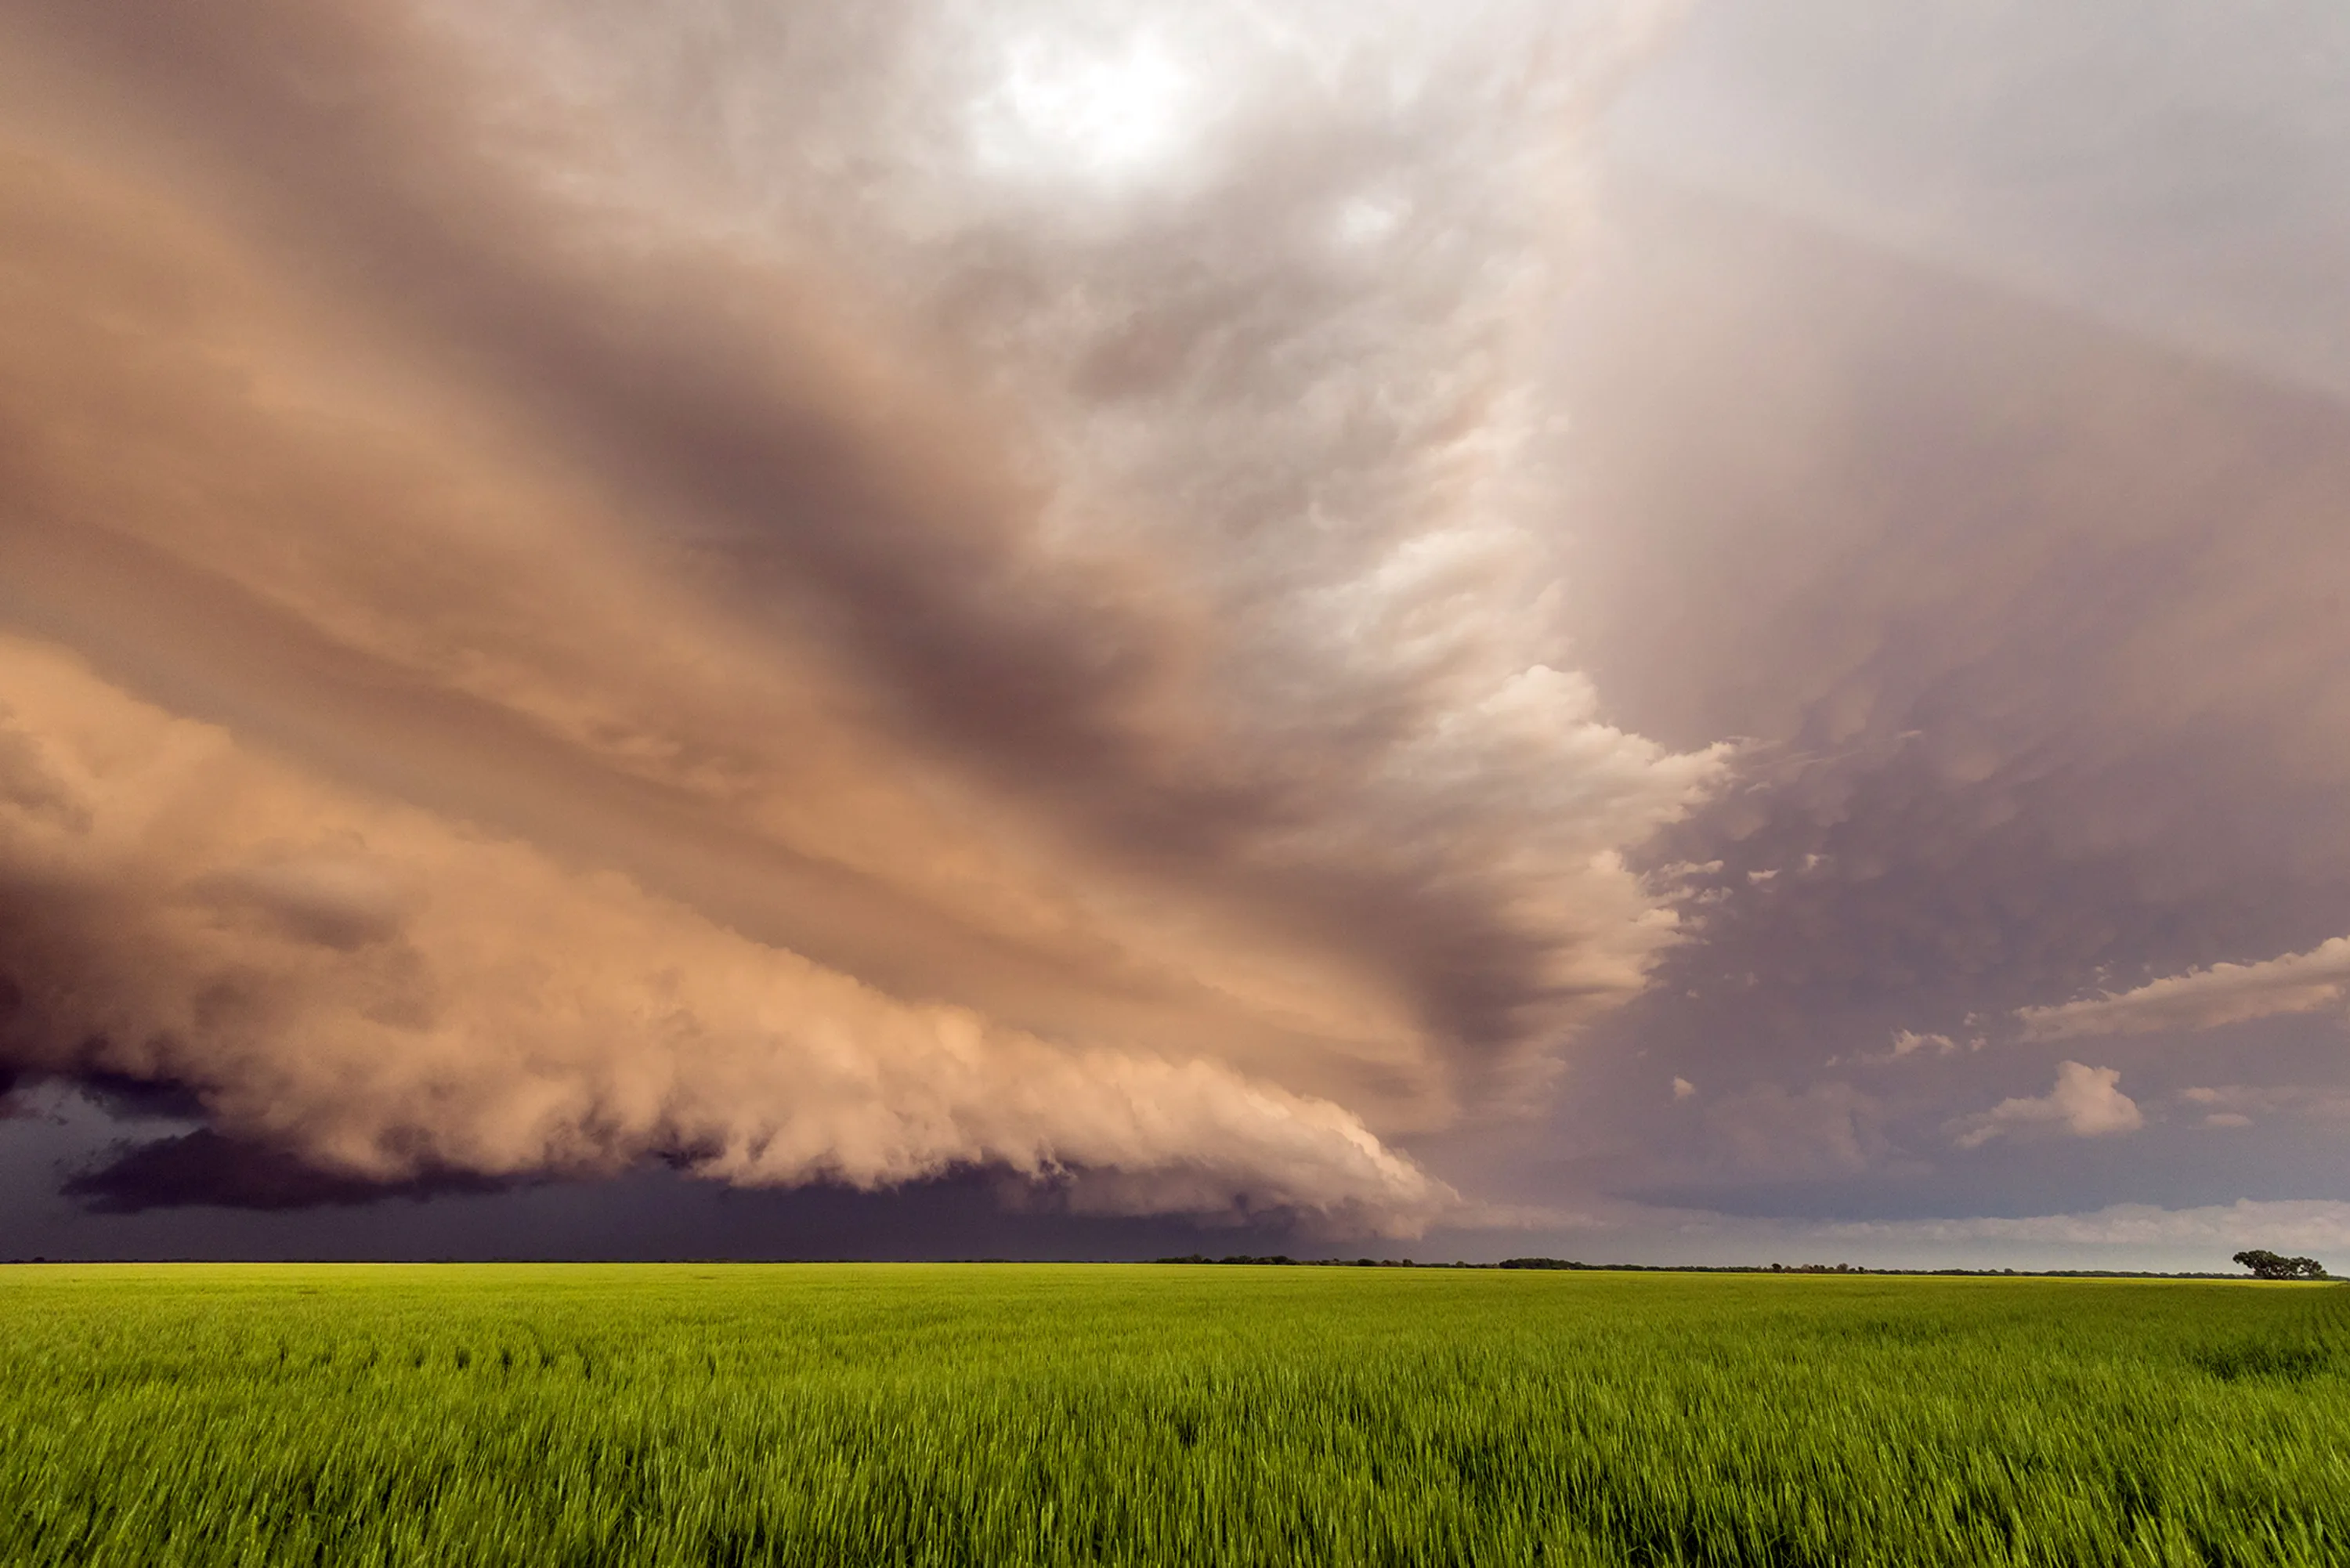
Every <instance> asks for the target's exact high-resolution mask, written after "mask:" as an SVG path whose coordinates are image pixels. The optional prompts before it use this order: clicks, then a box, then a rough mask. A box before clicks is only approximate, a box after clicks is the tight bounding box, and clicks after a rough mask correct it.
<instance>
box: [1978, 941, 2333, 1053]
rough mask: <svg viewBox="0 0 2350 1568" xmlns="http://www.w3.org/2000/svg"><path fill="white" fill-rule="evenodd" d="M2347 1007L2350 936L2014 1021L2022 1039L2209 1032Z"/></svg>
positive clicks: (2034, 1011)
mask: <svg viewBox="0 0 2350 1568" xmlns="http://www.w3.org/2000/svg"><path fill="white" fill-rule="evenodd" d="M2343 1002H2350V937H2336V938H2334V940H2332V941H2329V942H2324V943H2321V944H2319V945H2318V946H2317V947H2314V948H2313V949H2311V950H2309V951H2307V952H2305V953H2288V954H2286V955H2285V956H2283V957H2282V958H2272V959H2269V960H2267V961H2264V962H2261V963H2220V964H2213V965H2212V966H2211V967H2210V968H2209V969H2199V970H2193V971H2189V972H2188V973H2186V974H2175V975H2168V976H2165V977H2164V978H2163V979H2161V980H2157V981H2148V982H2147V984H2145V985H2141V986H2139V987H2138V988H2137V989H2136V990H2135V991H2126V992H2122V993H2121V994H2120V995H2118V996H2113V995H2106V996H2093V997H2087V998H2084V999H2083V1000H2081V1001H2078V1002H2065V1003H2064V1004H2062V1005H2061V1006H2055V1007H2027V1008H2024V1009H2023V1010H2022V1011H2021V1012H2018V1013H2017V1014H2016V1017H2017V1019H2018V1020H2019V1021H2021V1022H2022V1025H2023V1037H2024V1038H2025V1039H2026V1040H2073V1039H2078V1038H2081V1037H2082V1036H2084V1035H2091V1034H2150V1033H2157V1032H2158V1031H2167V1030H2189V1029H2216V1028H2218V1027H2220V1025H2221V1024H2226V1023H2248V1022H2250V1021H2251V1020H2252V1019H2255V1018H2271V1017H2274V1016H2277V1015H2278V1014H2281V1013H2289V1012H2317V1011H2319V1010H2320V1009H2322V1008H2327V1007H2334V1006H2338V1005H2341V1004H2342V1003H2343Z"/></svg>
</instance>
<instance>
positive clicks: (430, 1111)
mask: <svg viewBox="0 0 2350 1568" xmlns="http://www.w3.org/2000/svg"><path fill="white" fill-rule="evenodd" d="M2344 189H2350V13H2345V12H2343V11H2342V10H2341V8H2340V7H2339V6H2336V5H2332V4H2331V3H2330V0H2263V3H2262V4H2256V5H2241V4H2231V5H2221V4H2219V3H2218V0H2208V3H2188V0H2155V3H2153V4H2150V5H2149V4H2147V3H2146V0H2133V3H2131V4H2128V5H2123V4H2121V3H2119V0H2080V3H2078V4H2075V5H2069V6H2065V7H2062V8H2054V7H2047V6H2037V5H2023V4H2020V3H2016V4H2010V3H2006V0H2001V3H1997V4H1982V3H1980V0H1914V3H1904V4H1900V5H1884V4H1881V3H1864V0H1788V3H1787V4H1783V5H1774V6H1764V7H1758V6H1738V5H1730V4H1726V3H1723V4H1710V3H1707V0H1694V3H1691V4H1685V5H1671V4H1662V3H1657V0H1575V3H1573V4H1566V5H1562V4H1558V3H1556V0H1478V3H1472V4H1456V5H1444V6H1434V5H1417V4H1401V3H1397V0H1381V3H1378V4H1370V5H1364V4H1357V3H1341V0H1284V3H1282V4H1269V3H1263V0H1202V3H1201V4H1194V5H1182V6H1172V5H1142V4H1137V3H1133V0H1097V3H1087V4H1083V5H1079V4H1075V3H1066V4H1062V3H1055V0H999V3H996V4H991V5H984V6H983V5H974V4H968V3H964V0H877V3H876V4H872V5H858V6H854V7H848V6H819V5H788V4H785V5H778V4H774V3H772V0H771V3H769V4H753V3H750V0H694V3H691V4H681V5H668V6H662V7H657V8H650V9H649V8H646V7H641V6H634V5H619V4H610V3H604V0H589V3H585V4H583V3H578V0H568V3H566V4H563V5H556V4H551V3H548V0H465V3H463V4H459V3H457V0H395V3H391V4H374V5H357V4H349V5H343V4H326V5H321V4H317V3H316V0H243V3H241V4H238V5H226V4H222V3H214V0H193V3H191V4H187V5H175V6H172V7H166V8H161V9H156V8H138V9H124V8H116V7H95V6H87V5H61V4H55V3H52V0H0V226H4V227H5V240H4V241H0V1256H25V1257H29V1256H35V1255H40V1256H48V1257H255V1258H262V1257H330V1258H339V1257H534V1258H535V1257H613V1258H627V1257H663V1256H686V1257H779V1258H788V1257H877V1258H887V1257H991V1256H1003V1257H1102V1258H1124V1257H1149V1256H1156V1255H1162V1254H1169V1253H1187V1252H1191V1251H1206V1252H1210V1253H1211V1254H1215V1253H1224V1252H1270V1251H1286V1252H1291V1253H1294V1254H1296V1255H1300V1256H1356V1255H1368V1256H1380V1257H1401V1256H1416V1257H1419V1259H1421V1260H1422V1261H1436V1260H1451V1259H1455V1258H1460V1259H1466V1260H1469V1261H1491V1260H1493V1259H1497V1258H1501V1257H1504V1256H1513V1255H1524V1254H1546V1255H1555V1256H1567V1257H1576V1258H1582V1259H1585V1260H1587V1261H1625V1262H1652V1263H1672V1262H1692V1263H1694V1262H1705V1263H1754V1262H1773V1261H1782V1262H1856V1263H1862V1264H1877V1265H1902V1266H1922V1267H1938V1266H1949V1267H2078V1268H2100V1267H2109V1268H2158V1269H2215V1268H2216V1269H2224V1268H2226V1267H2227V1266H2228V1263H2227V1259H2228V1256H2229V1254H2230V1253H2231V1252H2233V1251H2237V1250H2239V1249H2241V1248H2245V1247H2255V1246H2258V1247H2267V1248H2271V1249H2272V1250H2276V1251H2285V1252H2289V1253H2299V1252H2312V1253H2314V1254H2316V1255H2318V1256H2320V1257H2321V1258H2323V1257H2325V1256H2327V1255H2328V1252H2329V1250H2330V1251H2332V1252H2334V1253H2336V1254H2342V1255H2343V1258H2342V1262H2345V1264H2350V1162H2346V1161H2345V1160H2344V1158H2342V1150H2343V1146H2344V1139H2345V1133H2350V810H2345V805H2350V207H2345V205H2344V204H2343V203H2342V202H2340V200H2339V195H2338V193H2339V192H2341V191H2342V190H2344Z"/></svg>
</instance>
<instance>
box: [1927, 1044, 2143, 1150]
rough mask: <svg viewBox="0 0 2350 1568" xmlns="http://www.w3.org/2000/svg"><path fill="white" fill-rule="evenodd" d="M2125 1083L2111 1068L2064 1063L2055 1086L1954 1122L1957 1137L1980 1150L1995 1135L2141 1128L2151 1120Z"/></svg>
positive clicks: (2094, 1134) (1962, 1145) (2102, 1133)
mask: <svg viewBox="0 0 2350 1568" xmlns="http://www.w3.org/2000/svg"><path fill="white" fill-rule="evenodd" d="M2121 1081H2122V1075H2121V1074H2120V1073H2119V1072H2118V1071H2117V1070H2116V1069H2115V1068H2112V1067H2089V1066H2084V1065H2083V1064H2080V1063H2078V1062H2060V1063H2058V1064H2057V1066H2056V1086H2055V1087H2054V1088H2053V1089H2051V1090H2050V1091H2049V1092H2048V1093H2046V1094H2044V1095H2039V1096H2033V1097H2030V1098H2021V1097H2019V1098H2013V1099H2005V1100H2002V1101H2001V1102H2000V1103H1999V1104H1998V1105H1996V1106H1992V1107H1991V1109H1990V1110H1987V1111H1983V1112H1981V1113H1980V1114H1978V1115H1975V1116H1964V1117H1961V1118H1960V1120H1959V1121H1957V1122H1956V1123H1954V1124H1953V1126H1952V1130H1953V1132H1954V1133H1955V1134H1956V1138H1955V1141H1956V1142H1957V1144H1958V1146H1959V1147H1960V1148H1980V1147H1982V1146H1983V1145H1984V1144H1987V1143H1989V1142H1991V1140H1992V1139H1993V1138H1999V1137H2016V1136H2020V1135H2023V1134H2028V1133H2033V1132H2042V1131H2053V1132H2064V1133H2070V1134H2071V1135H2073V1136H2074V1137H2108V1136H2110V1135H2112V1134H2115V1133H2127V1132H2136V1131H2137V1129H2138V1128H2139V1127H2143V1126H2144V1125H2146V1118H2145V1117H2144V1116H2142V1115H2140V1114H2139V1112H2138V1108H2137V1101H2135V1100H2133V1099H2131V1098H2130V1097H2129V1096H2127V1095H2125V1094H2123V1093H2122V1091H2121Z"/></svg>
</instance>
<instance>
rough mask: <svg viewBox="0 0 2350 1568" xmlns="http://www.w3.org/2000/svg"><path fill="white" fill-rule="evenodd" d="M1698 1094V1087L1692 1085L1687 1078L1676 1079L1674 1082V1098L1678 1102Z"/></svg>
mask: <svg viewBox="0 0 2350 1568" xmlns="http://www.w3.org/2000/svg"><path fill="white" fill-rule="evenodd" d="M1696 1093H1697V1085H1695V1084H1692V1083H1690V1081H1689V1080H1688V1079H1687V1078H1680V1077H1676V1078H1675V1079H1674V1080H1673V1098H1675V1099H1677V1100H1686V1099H1688V1098H1689V1097H1690V1096H1692V1095H1694V1094H1696Z"/></svg>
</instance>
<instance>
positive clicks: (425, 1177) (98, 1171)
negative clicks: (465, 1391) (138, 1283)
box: [63, 1127, 507, 1214]
mask: <svg viewBox="0 0 2350 1568" xmlns="http://www.w3.org/2000/svg"><path fill="white" fill-rule="evenodd" d="M506 1185H507V1184H506V1183H503V1182H498V1181H494V1180H492V1179H488V1178H486V1177H482V1176H476V1175H474V1174H473V1173H472V1172H469V1171H427V1172H425V1173H423V1174H421V1175H418V1176H414V1177H411V1178H410V1179H406V1180H404V1181H397V1182H372V1181H359V1180H354V1179H351V1178H349V1177H342V1176H336V1175H333V1174H331V1173H328V1172H325V1171H321V1170H319V1169H317V1168H316V1167H315V1166H313V1165H311V1164H309V1163H308V1162H307V1161H306V1160H304V1159H302V1158H299V1157H297V1156H296V1155H294V1154H291V1153H289V1152H287V1151H286V1150H284V1149H279V1148H272V1147H267V1146H265V1145H259V1144H251V1143H244V1142H240V1141H238V1140H237V1139H234V1138H230V1137H223V1136H222V1135H221V1134H219V1133H217V1132H214V1131H213V1129H212V1128H210V1127H198V1128H197V1129H196V1130H195V1131H193V1132H190V1133H182V1134H180V1135H179V1136H177V1137H167V1138H159V1139H157V1140H155V1141H154V1142H152V1143H143V1144H137V1145H133V1146H131V1147H127V1148H123V1149H121V1150H120V1152H118V1153H117V1154H116V1155H115V1156H114V1157H113V1158H110V1159H109V1160H108V1161H107V1162H106V1163H105V1164H103V1165H101V1166H99V1167H97V1168H94V1169H89V1170H82V1171H77V1172H76V1173H75V1174H73V1175H72V1176H70V1177H68V1178H67V1179H66V1182H65V1185H64V1188H63V1191H64V1193H65V1195H66V1196H67V1197H68V1198H70V1199H75V1200H76V1201H77V1202H78V1203H80V1204H81V1205H82V1206H83V1207H84V1208H86V1209H88V1210H89V1211H90V1212H92V1213H95V1214H143V1213H146V1212H149V1211H150V1210H159V1209H193V1208H211V1209H249V1210H261V1211H264V1212H274V1211H279V1210H296V1209H323V1208H350V1207H355V1206H358V1205H362V1204H369V1203H380V1202H382V1201H384V1200H385V1199H392V1198H406V1199H427V1198H438V1197H444V1196H448V1195H450V1194H454V1193H484V1192H494V1191H498V1190H502V1189H504V1187H505V1186H506Z"/></svg>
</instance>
